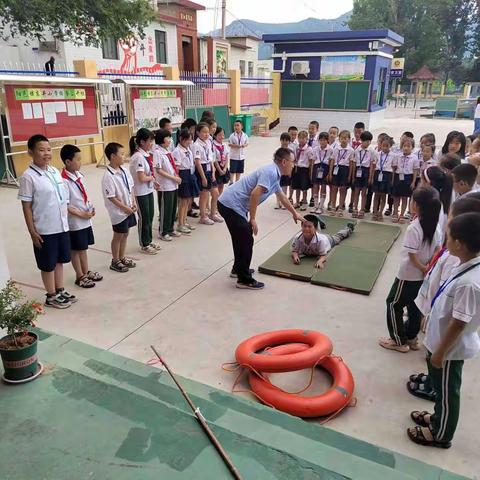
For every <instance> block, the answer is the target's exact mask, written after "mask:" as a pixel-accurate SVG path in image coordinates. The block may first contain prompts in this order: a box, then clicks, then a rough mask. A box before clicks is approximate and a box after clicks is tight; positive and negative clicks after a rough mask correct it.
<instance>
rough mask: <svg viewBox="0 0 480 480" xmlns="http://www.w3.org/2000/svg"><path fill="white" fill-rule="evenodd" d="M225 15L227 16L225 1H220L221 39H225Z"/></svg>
mask: <svg viewBox="0 0 480 480" xmlns="http://www.w3.org/2000/svg"><path fill="white" fill-rule="evenodd" d="M226 14H227V0H222V38H223V39H225V38H226V33H225V29H226V25H225V23H226Z"/></svg>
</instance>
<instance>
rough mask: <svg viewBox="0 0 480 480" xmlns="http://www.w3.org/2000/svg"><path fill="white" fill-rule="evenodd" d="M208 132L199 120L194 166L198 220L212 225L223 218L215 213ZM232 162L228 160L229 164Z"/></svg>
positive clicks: (213, 175) (212, 159)
mask: <svg viewBox="0 0 480 480" xmlns="http://www.w3.org/2000/svg"><path fill="white" fill-rule="evenodd" d="M209 134H210V130H209V127H208V125H207V124H206V123H203V122H200V123H199V124H198V125H197V135H198V138H197V140H196V141H195V143H194V154H193V158H194V160H195V168H196V175H197V182H198V186H199V188H200V220H199V223H201V224H203V225H213V224H214V223H221V222H223V219H222V217H221V216H220V215H218V213H217V200H218V189H217V182H216V176H215V165H214V157H213V151H212V149H211V145H210V143H209V141H208V136H209ZM231 165H232V162H231V161H230V166H231ZM209 195H211V197H212V201H211V203H210V216H209V215H207V203H208V198H209Z"/></svg>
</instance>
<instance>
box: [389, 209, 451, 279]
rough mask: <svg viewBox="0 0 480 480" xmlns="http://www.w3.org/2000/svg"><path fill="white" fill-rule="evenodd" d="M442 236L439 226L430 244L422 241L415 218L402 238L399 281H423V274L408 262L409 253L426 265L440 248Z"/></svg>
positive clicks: (419, 226) (419, 227) (419, 228)
mask: <svg viewBox="0 0 480 480" xmlns="http://www.w3.org/2000/svg"><path fill="white" fill-rule="evenodd" d="M442 241H443V234H442V230H441V228H440V226H439V225H437V229H436V231H435V234H434V236H433V241H432V243H428V242H426V241H424V236H423V230H422V226H421V225H420V220H419V219H418V218H416V219H415V220H414V221H413V222H412V223H411V224H410V225H409V226H408V228H407V231H406V232H405V236H404V237H403V247H402V250H401V253H400V256H401V260H400V268H399V270H398V275H397V277H398V278H399V280H407V281H412V282H413V281H420V280H423V272H422V271H421V270H419V269H418V268H417V267H416V266H415V265H414V264H413V263H412V262H411V260H410V257H409V255H408V254H409V253H415V254H416V255H417V258H418V261H419V262H421V263H422V264H423V265H426V264H427V263H428V262H429V261H430V260H431V259H432V257H433V255H434V253H435V251H436V250H437V249H439V248H440V247H441V246H442Z"/></svg>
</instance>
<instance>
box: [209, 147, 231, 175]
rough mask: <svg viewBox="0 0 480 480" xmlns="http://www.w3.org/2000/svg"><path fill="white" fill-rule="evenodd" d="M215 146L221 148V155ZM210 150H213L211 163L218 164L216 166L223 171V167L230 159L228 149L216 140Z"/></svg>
mask: <svg viewBox="0 0 480 480" xmlns="http://www.w3.org/2000/svg"><path fill="white" fill-rule="evenodd" d="M217 146H218V147H223V155H222V153H221V152H220V150H219V149H218V148H217ZM212 148H213V161H214V162H218V164H219V165H220V167H221V168H222V170H223V169H224V168H225V166H226V165H228V159H229V158H230V148H229V146H228V145H226V144H225V143H219V142H217V141H216V140H214V141H213V144H212Z"/></svg>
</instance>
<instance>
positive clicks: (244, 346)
mask: <svg viewBox="0 0 480 480" xmlns="http://www.w3.org/2000/svg"><path fill="white" fill-rule="evenodd" d="M285 343H303V344H307V345H308V347H306V348H303V349H302V350H301V351H300V350H298V349H297V350H296V352H295V353H293V352H292V353H284V354H282V353H281V352H279V350H277V352H279V353H277V354H276V355H271V353H272V351H271V350H268V351H263V350H264V349H265V348H267V347H274V346H276V345H282V344H285ZM332 350H333V346H332V342H331V341H330V339H329V338H328V337H327V336H326V335H324V334H323V333H320V332H316V331H314V330H300V329H298V330H297V329H296V330H276V331H273V332H266V333H261V334H260V335H255V336H254V337H251V338H249V339H247V340H245V341H243V342H242V343H241V344H240V345H239V346H238V347H237V349H236V350H235V358H236V359H237V362H238V363H239V364H240V365H248V366H249V367H251V368H252V369H254V370H256V371H258V372H271V373H274V372H292V371H295V370H303V369H304V368H310V367H313V366H314V365H316V364H318V363H320V362H321V361H322V359H323V358H325V357H327V356H328V355H330V354H331V353H332ZM257 352H260V353H257Z"/></svg>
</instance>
